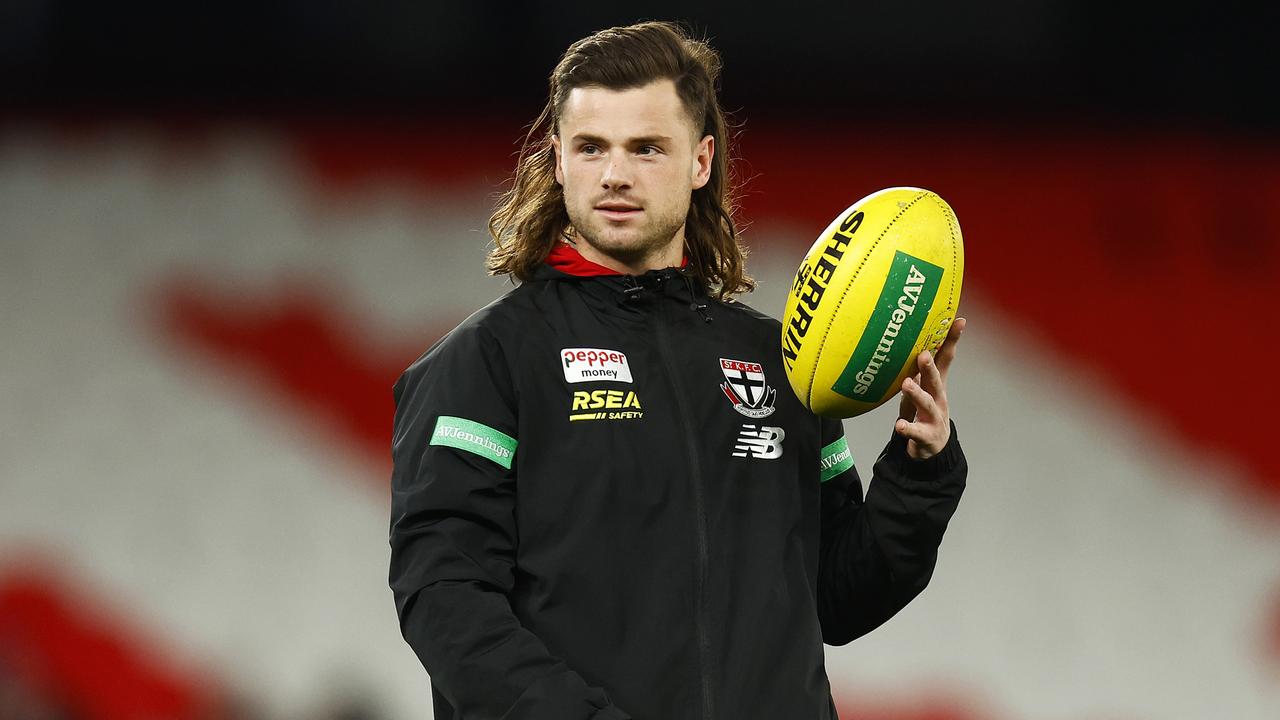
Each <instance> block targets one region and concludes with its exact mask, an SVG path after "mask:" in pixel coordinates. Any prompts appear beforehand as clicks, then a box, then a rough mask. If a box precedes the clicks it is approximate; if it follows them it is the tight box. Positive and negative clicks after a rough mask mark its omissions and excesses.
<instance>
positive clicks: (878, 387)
mask: <svg viewBox="0 0 1280 720" xmlns="http://www.w3.org/2000/svg"><path fill="white" fill-rule="evenodd" d="M942 273H943V270H942V268H940V267H938V266H937V265H934V264H932V263H929V262H925V261H924V260H921V259H920V258H918V257H912V256H911V255H908V254H906V253H904V252H902V251H901V250H899V251H898V252H896V253H895V254H894V256H893V264H892V265H891V266H890V268H889V275H888V277H886V278H885V281H884V286H883V287H882V288H881V289H880V299H879V300H878V301H876V309H875V310H874V311H872V313H871V320H870V321H868V322H867V327H866V330H864V331H863V333H862V338H861V339H860V340H858V344H857V346H856V347H855V348H854V350H853V355H851V356H850V357H849V362H848V363H846V364H845V367H844V371H843V372H841V373H840V377H839V378H838V379H837V380H836V382H835V384H834V385H832V386H831V389H832V390H834V391H836V392H838V393H840V394H841V395H844V396H845V397H847V398H852V399H854V400H861V401H863V402H875V401H876V400H878V399H880V397H881V396H882V395H884V393H885V391H886V390H888V388H889V385H890V384H891V383H893V381H894V380H895V379H896V378H897V375H898V368H901V367H902V365H903V364H904V363H905V362H906V361H907V358H908V357H909V356H910V354H911V350H912V348H914V347H915V344H916V339H917V338H918V337H919V336H920V330H921V328H923V327H924V321H925V319H926V318H928V317H929V309H930V308H932V307H933V298H934V296H936V295H937V294H938V286H939V285H940V284H941V282H942Z"/></svg>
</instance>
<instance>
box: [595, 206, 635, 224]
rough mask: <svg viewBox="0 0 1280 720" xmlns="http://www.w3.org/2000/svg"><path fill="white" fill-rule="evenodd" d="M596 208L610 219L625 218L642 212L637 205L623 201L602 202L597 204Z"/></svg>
mask: <svg viewBox="0 0 1280 720" xmlns="http://www.w3.org/2000/svg"><path fill="white" fill-rule="evenodd" d="M596 210H598V211H599V212H600V214H602V215H604V216H605V217H606V218H608V219H610V220H625V219H627V218H632V217H635V216H636V215H638V214H640V213H641V212H642V210H641V209H640V208H639V207H637V206H635V205H627V204H625V203H604V204H602V205H597V206H596Z"/></svg>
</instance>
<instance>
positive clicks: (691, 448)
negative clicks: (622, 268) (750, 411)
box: [655, 292, 715, 720]
mask: <svg viewBox="0 0 1280 720" xmlns="http://www.w3.org/2000/svg"><path fill="white" fill-rule="evenodd" d="M658 295H659V297H658V298H657V300H658V304H659V305H661V307H660V308H659V309H658V312H657V317H658V322H657V324H656V325H655V330H656V334H657V340H658V353H659V354H660V355H662V362H663V364H664V365H665V366H666V368H667V376H668V377H669V378H670V379H671V386H672V389H673V390H675V400H676V414H677V415H679V417H680V427H681V429H682V430H683V431H684V441H685V442H684V446H685V451H686V452H687V454H688V456H689V472H690V476H691V478H692V479H693V505H694V512H695V514H696V517H695V529H696V536H697V541H698V582H697V591H696V597H695V608H694V624H695V626H696V627H697V631H698V664H699V669H700V670H701V680H702V717H703V718H704V719H705V720H712V719H713V718H714V717H715V706H714V703H713V701H712V697H711V674H710V672H709V670H708V668H707V664H708V662H710V660H709V658H710V656H711V638H710V636H709V635H708V631H707V601H706V593H707V584H708V583H707V572H708V568H709V566H710V560H709V559H708V558H709V553H708V550H707V513H706V507H705V501H704V498H703V485H702V469H701V465H700V464H699V462H698V452H697V442H696V440H697V438H696V437H695V436H694V434H693V428H692V427H691V426H690V424H689V422H690V416H689V409H688V407H686V406H685V401H684V397H685V395H684V387H683V386H682V385H681V383H680V373H679V368H678V366H677V365H676V363H675V360H674V359H673V358H672V356H671V349H670V345H669V337H668V330H667V312H669V307H668V305H667V299H666V297H664V296H663V295H662V293H661V292H659V293H658Z"/></svg>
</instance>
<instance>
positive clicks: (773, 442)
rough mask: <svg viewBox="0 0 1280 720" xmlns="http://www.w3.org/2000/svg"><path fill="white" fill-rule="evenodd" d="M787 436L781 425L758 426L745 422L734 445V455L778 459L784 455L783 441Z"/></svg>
mask: <svg viewBox="0 0 1280 720" xmlns="http://www.w3.org/2000/svg"><path fill="white" fill-rule="evenodd" d="M786 437H787V433H786V431H785V430H783V429H782V428H780V427H769V426H768V425H761V426H760V427H756V426H755V425H747V424H745V423H744V424H743V426H742V431H741V432H739V433H738V441H737V443H736V444H734V446H733V456H734V457H753V458H758V459H760V460H777V459H778V458H780V457H782V441H783V439H784V438H786Z"/></svg>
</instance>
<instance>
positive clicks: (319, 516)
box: [0, 0, 1280, 720]
mask: <svg viewBox="0 0 1280 720" xmlns="http://www.w3.org/2000/svg"><path fill="white" fill-rule="evenodd" d="M647 18H663V19H683V20H685V21H688V23H689V24H691V25H692V26H693V27H694V28H695V30H696V31H698V32H699V33H700V34H704V35H706V36H708V37H709V38H710V39H711V40H712V42H713V43H714V44H715V45H716V46H717V47H718V48H719V49H720V50H721V52H722V54H723V57H724V60H725V64H726V71H725V75H724V78H723V99H724V102H725V104H726V107H728V108H729V109H730V110H732V111H733V112H734V113H735V117H736V118H737V120H738V122H739V136H738V139H739V141H740V143H739V146H738V152H737V154H738V155H739V156H740V157H741V158H742V162H741V163H740V164H739V166H738V167H739V171H740V174H741V175H742V176H743V177H744V178H747V179H749V183H748V185H747V195H746V198H745V203H744V206H743V212H742V217H743V219H744V220H745V221H746V222H747V229H746V232H745V238H746V240H747V241H748V243H749V244H750V246H751V248H752V250H753V255H752V262H753V264H752V267H753V270H754V272H755V274H756V275H757V277H758V278H759V279H760V288H759V290H758V291H757V292H756V293H755V294H754V295H753V296H750V297H748V298H746V301H747V302H748V303H750V304H752V305H754V306H756V307H759V308H761V309H762V310H764V311H766V312H770V313H772V314H775V315H776V314H778V313H779V312H780V309H781V306H782V297H783V293H784V292H785V288H786V287H787V284H788V281H789V279H790V275H791V272H792V270H793V269H794V267H795V264H796V263H797V261H798V260H799V258H800V256H801V255H802V254H803V251H804V249H805V248H807V247H808V245H809V243H810V242H811V241H812V240H813V238H814V236H815V234H816V233H817V232H818V231H819V230H820V229H821V228H822V227H823V226H824V225H825V224H826V222H827V221H828V220H829V219H830V218H831V217H833V216H834V214H835V213H837V212H838V211H839V210H841V209H843V208H844V207H846V206H847V205H848V204H850V203H851V202H852V201H854V200H856V199H857V198H859V197H862V196H863V195H866V194H867V193H869V192H871V191H873V190H876V189H879V188H882V187H887V186H891V185H899V184H911V185H922V186H925V187H929V188H931V189H933V190H936V191H937V192H939V193H940V194H941V195H942V196H943V197H945V198H947V199H948V200H949V201H950V202H951V204H952V205H953V206H954V207H955V209H956V210H957V213H958V215H959V217H960V220H961V224H962V225H963V227H964V230H965V237H966V244H967V251H968V257H969V260H968V271H969V273H968V277H967V278H966V286H965V298H964V303H963V312H964V314H965V315H966V316H968V317H969V318H970V323H971V324H970V332H969V333H967V335H966V339H965V343H964V344H963V347H962V350H961V354H960V357H959V360H958V364H957V366H956V369H955V372H954V374H953V380H952V386H953V387H952V404H953V407H954V410H953V412H954V416H955V418H956V420H957V423H958V425H959V428H960V433H961V436H962V437H963V439H964V443H965V448H966V450H967V453H968V455H969V458H970V462H971V466H972V474H971V478H970V486H969V489H968V492H967V494H966V497H965V499H964V502H963V503H962V504H961V509H960V512H959V514H958V515H957V517H956V518H955V521H954V522H953V524H952V527H951V529H950V530H949V532H948V534H947V537H946V540H945V542H944V545H943V548H942V557H941V560H940V564H939V568H938V571H937V573H936V575H935V577H934V580H933V584H932V586H931V587H930V588H929V589H928V590H927V591H926V592H925V593H924V595H923V596H921V597H920V598H919V599H918V600H917V601H916V602H914V603H913V604H912V605H911V606H909V607H908V608H907V609H906V610H905V611H903V612H902V613H901V614H900V615H899V616H898V617H897V618H896V619H895V620H893V621H891V622H890V623H889V624H887V625H886V626H884V627H883V628H881V629H879V630H877V631H875V632H874V633H872V634H871V635H869V636H867V637H865V638H863V639H860V640H858V641H856V642H855V643H853V644H852V645H850V646H847V647H843V648H828V659H829V674H830V676H831V679H832V683H833V686H834V688H835V693H836V698H837V701H838V704H839V706H840V708H841V715H842V717H844V718H861V719H865V720H1102V719H1108V720H1109V719H1120V718H1124V719H1134V720H1173V719H1183V718H1185V719H1201V718H1240V719H1257V720H1266V719H1274V718H1277V717H1280V453H1277V442H1276V433H1277V423H1276V409H1277V401H1280V393H1278V392H1277V390H1276V380H1275V374H1276V371H1275V367H1274V364H1275V358H1276V356H1277V350H1278V349H1280V347H1278V346H1280V343H1278V342H1277V340H1276V335H1275V333H1273V332H1272V330H1273V328H1271V327H1270V322H1274V315H1275V302H1274V299H1273V298H1274V294H1275V290H1274V289H1275V278H1276V276H1277V271H1280V212H1277V209H1278V208H1280V132H1278V131H1280V112H1278V110H1277V108H1278V105H1280V103H1278V100H1277V91H1276V81H1275V78H1276V77H1277V73H1276V71H1277V70H1280V60H1278V59H1277V57H1278V56H1277V53H1276V50H1275V43H1274V39H1273V36H1274V33H1275V31H1276V30H1277V29H1280V23H1277V11H1276V10H1275V6H1273V5H1272V6H1268V7H1266V8H1263V7H1252V6H1247V5H1242V6H1235V5H1228V6H1221V5H1214V6H1213V7H1212V8H1211V7H1209V6H1208V5H1207V4H1203V5H1192V6H1185V7H1184V9H1182V10H1175V9H1173V6H1172V5H1161V6H1152V7H1146V6H1138V5H1132V6H1129V5H1124V6H1121V5H1120V4H1113V3H1101V2H1070V1H1069V0H1031V1H1030V2H1008V1H1004V0H1000V1H997V2H991V3H986V4H983V5H981V6H971V5H967V4H963V3H946V2H941V1H939V0H929V1H926V2H920V3H912V4H910V5H909V6H908V5H902V4H877V5H867V6H865V7H863V6H855V5H853V4H847V5H841V6H830V7H828V6H827V5H825V4H809V3H788V4H787V6H786V10H785V12H784V11H782V10H768V11H765V10H761V11H751V10H748V9H747V7H746V6H744V5H743V4H741V3H722V2H683V3H652V4H650V5H648V6H647V7H643V8H634V9H627V10H625V11H624V10H621V9H618V7H616V6H612V5H606V4H596V5H595V6H592V7H580V6H579V5H577V4H576V3H563V2H559V3H558V2H539V3H526V4H520V5H517V4H510V5H508V4H505V3H492V4H483V3H473V4H463V3H457V4H452V5H446V4H443V3H423V2H408V1H407V0H398V1H396V2H387V3H377V4H372V3H371V4H357V3H348V4H339V3H312V2H297V1H293V2H285V1H282V2H275V3H270V2H268V3H219V4H207V5H202V6H187V5H185V4H167V5H158V4H152V3H141V4H140V3H128V2H126V3H110V4H107V3H76V2H58V1H56V0H7V1H6V2H4V3H3V4H0V298H3V308H4V310H3V313H0V321H2V324H0V348H2V349H0V407H3V411H2V412H0V423H3V425H2V426H0V427H2V432H0V718H4V719H6V720H8V719H18V718H23V719H26V718H59V719H64V720H96V719H102V720H108V719H115V718H120V719H133V718H139V719H141V718H146V719H162V718H163V719H174V720H188V719H192V720H194V719H197V718H198V719H201V720H229V719H232V718H264V719H270V720H275V719H301V718H306V719H313V718H331V719H335V720H336V719H338V718H344V719H347V720H355V719H357V718H360V719H366V718H367V719H370V720H372V719H386V720H392V719H400V718H405V719H407V718H425V717H430V702H429V691H428V682H427V678H426V676H425V674H424V673H423V671H422V669H421V668H420V666H419V665H418V663H417V660H416V658H415V657H414V656H413V654H412V652H411V651H410V650H409V648H408V647H407V646H406V645H405V644H404V643H403V641H402V640H401V639H400V637H399V633H398V630H397V626H396V621H395V615H394V608H393V605H392V602H391V595H390V591H389V590H388V589H387V587H386V565H387V557H388V549H387V544H386V530H387V512H388V507H387V484H388V475H389V469H390V468H389V438H390V422H391V412H392V401H391V384H392V382H393V381H394V380H395V378H396V376H397V375H398V374H399V372H400V371H401V370H402V369H403V368H404V367H405V366H406V365H407V364H408V363H409V362H410V361H412V360H413V359H414V358H415V357H416V356H417V355H418V354H419V353H420V352H421V351H422V350H423V349H425V348H426V347H427V346H428V345H430V344H431V342H433V341H434V340H435V339H436V338H437V337H439V336H440V335H441V334H442V333H443V332H444V331H446V330H447V329H448V328H450V327H452V326H453V324H455V323H456V322H457V321H459V320H460V319H461V318H463V317H465V316H466V315H467V314H468V313H469V312H471V311H472V310H473V309H475V308H476V307H478V306H480V305H481V304H483V303H484V302H486V301H488V300H489V299H491V298H492V297H494V296H496V295H497V294H499V293H501V292H503V291H504V290H505V289H506V288H507V287H508V286H507V285H506V284H505V283H504V282H503V281H500V280H495V279H492V278H486V277H485V276H484V275H483V272H482V267H481V262H482V259H483V257H484V254H485V249H486V244H487V239H488V238H487V235H486V234H485V232H484V222H485V219H486V217H487V211H488V209H489V207H490V205H491V202H492V198H493V194H494V193H495V192H496V191H498V190H499V189H500V188H501V186H502V183H503V181H504V180H505V179H506V178H507V177H508V176H509V174H510V172H511V170H512V168H513V153H514V152H515V151H516V149H517V143H518V141H519V140H520V139H521V137H522V130H523V127H524V124H525V123H527V122H529V121H531V120H532V119H533V118H534V116H535V115H536V114H537V112H538V110H539V109H540V107H541V103H542V101H543V95H544V92H545V78H546V75H547V73H548V72H549V71H550V69H551V67H552V65H553V64H554V63H555V60H556V58H557V57H558V55H559V53H560V52H562V51H563V49H564V47H565V46H567V45H568V44H569V43H570V42H571V41H573V40H574V39H576V38H578V37H581V36H582V35H585V34H587V33H589V32H591V31H594V30H597V29H600V28H603V27H608V26H610V25H616V24H625V23H629V22H633V21H635V20H639V19H647ZM1268 318H1271V319H1270V320H1269V319H1268ZM1255 320H1256V321H1258V322H1257V323H1256V324H1255V322H1254V321H1255ZM886 409H887V408H882V410H886ZM890 427H891V419H890V415H889V414H886V413H885V412H879V413H876V414H873V415H871V416H868V417H864V418H859V419H857V420H854V421H850V422H847V423H846V428H847V432H848V434H849V437H850V441H851V446H852V447H853V448H854V453H855V458H856V460H857V463H858V467H859V470H860V471H861V472H862V473H863V474H864V476H866V475H867V474H869V471H870V466H871V462H872V461H873V460H874V458H875V456H876V455H877V454H878V452H879V448H880V447H881V445H882V444H883V442H884V441H885V440H886V439H887V437H888V434H889V431H890Z"/></svg>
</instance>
